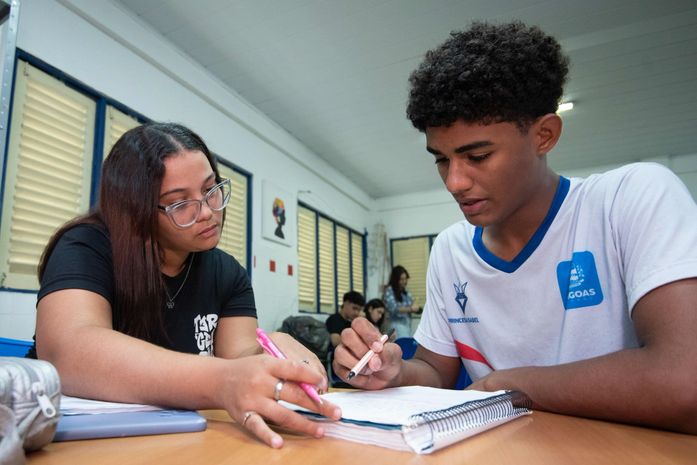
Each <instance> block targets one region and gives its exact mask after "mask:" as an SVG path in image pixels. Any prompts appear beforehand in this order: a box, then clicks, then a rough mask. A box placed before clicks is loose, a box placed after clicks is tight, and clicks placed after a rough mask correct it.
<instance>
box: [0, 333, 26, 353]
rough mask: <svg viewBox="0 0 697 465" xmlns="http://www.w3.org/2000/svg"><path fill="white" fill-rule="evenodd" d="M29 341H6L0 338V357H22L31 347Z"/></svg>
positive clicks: (6, 339)
mask: <svg viewBox="0 0 697 465" xmlns="http://www.w3.org/2000/svg"><path fill="white" fill-rule="evenodd" d="M32 345H33V344H32V342H31V341H21V340H19V339H8V338H5V337H0V356H2V357H24V356H25V355H27V352H29V349H30V348H31V346H32Z"/></svg>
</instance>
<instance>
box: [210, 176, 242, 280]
mask: <svg viewBox="0 0 697 465" xmlns="http://www.w3.org/2000/svg"><path fill="white" fill-rule="evenodd" d="M218 170H219V171H220V175H221V176H222V177H223V178H227V179H230V184H231V188H232V192H231V195H230V203H229V204H228V206H227V208H226V209H225V226H224V227H223V232H222V234H221V236H220V243H219V244H218V247H219V248H220V249H222V250H224V251H225V252H227V253H229V254H230V255H232V256H233V257H235V258H236V259H237V261H238V262H240V264H241V265H242V266H243V267H245V269H248V268H247V266H248V264H247V223H248V221H249V219H248V217H247V196H248V191H249V186H248V184H249V181H248V178H247V177H246V176H244V175H243V174H240V173H238V172H237V171H235V170H233V169H232V168H229V167H227V166H225V165H223V164H222V163H219V164H218Z"/></svg>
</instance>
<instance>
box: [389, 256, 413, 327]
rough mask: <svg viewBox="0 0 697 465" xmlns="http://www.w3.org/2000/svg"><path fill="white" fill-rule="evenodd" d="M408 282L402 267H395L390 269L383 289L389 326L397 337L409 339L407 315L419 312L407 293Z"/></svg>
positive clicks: (407, 274) (406, 274) (406, 273)
mask: <svg viewBox="0 0 697 465" xmlns="http://www.w3.org/2000/svg"><path fill="white" fill-rule="evenodd" d="M408 280H409V273H408V272H407V270H406V269H405V268H404V267H403V266H401V265H397V266H395V267H394V268H392V272H391V273H390V281H389V283H387V287H385V295H384V300H385V308H386V309H387V312H388V313H389V322H390V326H391V327H392V328H394V330H395V332H396V335H397V337H411V319H410V318H409V314H410V313H415V312H418V311H419V310H421V309H420V308H419V306H418V305H416V304H415V303H414V299H413V298H412V296H411V294H410V293H409V291H407V281H408Z"/></svg>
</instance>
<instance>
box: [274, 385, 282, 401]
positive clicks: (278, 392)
mask: <svg viewBox="0 0 697 465" xmlns="http://www.w3.org/2000/svg"><path fill="white" fill-rule="evenodd" d="M282 389H283V380H282V379H279V380H278V382H277V383H276V386H274V388H273V398H274V399H276V402H278V401H279V400H281V390H282Z"/></svg>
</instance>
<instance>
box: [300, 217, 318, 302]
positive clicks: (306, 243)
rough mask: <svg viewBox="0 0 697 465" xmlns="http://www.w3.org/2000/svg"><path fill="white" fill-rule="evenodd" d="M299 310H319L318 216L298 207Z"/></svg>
mask: <svg viewBox="0 0 697 465" xmlns="http://www.w3.org/2000/svg"><path fill="white" fill-rule="evenodd" d="M298 308H299V309H300V310H306V311H312V312H314V311H316V310H317V214H316V213H315V212H313V211H312V210H310V209H307V208H305V207H303V206H301V205H298Z"/></svg>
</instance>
